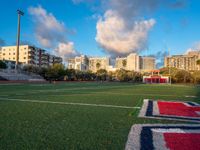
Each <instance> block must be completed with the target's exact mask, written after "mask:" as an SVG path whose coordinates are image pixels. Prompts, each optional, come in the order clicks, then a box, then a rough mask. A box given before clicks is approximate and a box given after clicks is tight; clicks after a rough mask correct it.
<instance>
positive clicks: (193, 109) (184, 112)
mask: <svg viewBox="0 0 200 150" xmlns="http://www.w3.org/2000/svg"><path fill="white" fill-rule="evenodd" d="M139 117H146V118H158V119H169V120H170V119H171V120H183V121H191V122H200V105H199V104H197V103H194V102H175V101H161V100H158V101H155V100H148V99H146V100H144V103H143V106H142V109H141V111H140V114H139Z"/></svg>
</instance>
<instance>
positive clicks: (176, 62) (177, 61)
mask: <svg viewBox="0 0 200 150" xmlns="http://www.w3.org/2000/svg"><path fill="white" fill-rule="evenodd" d="M198 59H200V51H190V52H188V53H187V54H186V55H173V56H170V57H165V63H164V66H165V67H175V68H177V69H183V70H187V71H193V70H200V66H198V65H197V60H198Z"/></svg>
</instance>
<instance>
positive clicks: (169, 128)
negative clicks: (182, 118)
mask: <svg viewBox="0 0 200 150" xmlns="http://www.w3.org/2000/svg"><path fill="white" fill-rule="evenodd" d="M199 141H200V125H189V124H168V125H162V124H137V125H133V126H132V128H131V131H130V132H129V136H128V140H127V143H126V148H125V149H126V150H161V149H162V150H199V149H200V142H199Z"/></svg>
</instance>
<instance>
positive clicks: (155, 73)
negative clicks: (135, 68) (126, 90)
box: [143, 70, 170, 84]
mask: <svg viewBox="0 0 200 150" xmlns="http://www.w3.org/2000/svg"><path fill="white" fill-rule="evenodd" d="M169 82H170V80H169V76H162V75H160V70H152V71H151V75H149V76H143V83H150V84H152V83H169Z"/></svg>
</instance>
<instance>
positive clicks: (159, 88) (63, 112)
mask: <svg viewBox="0 0 200 150" xmlns="http://www.w3.org/2000/svg"><path fill="white" fill-rule="evenodd" d="M186 96H196V97H186ZM145 98H148V99H163V100H185V101H194V102H198V103H199V100H200V87H194V86H183V85H171V86H170V85H134V84H131V83H92V82H90V83H89V82H88V83H87V82H85V83H84V82H83V83H72V82H71V83H62V84H16V85H3V84H1V85H0V149H3V150H4V149H6V150H7V149H10V150H15V149H18V150H23V149H26V150H27V149H41V150H44V149H56V150H58V149H70V150H73V149H91V150H96V149H100V150H103V149H114V150H118V149H119V150H121V149H124V147H125V144H126V140H127V136H128V133H129V130H130V128H131V126H132V125H133V124H135V123H163V124H165V123H180V122H177V121H166V120H155V119H143V118H138V117H137V115H138V112H139V110H140V109H138V107H141V106H142V102H143V99H145ZM23 100H24V101H23ZM84 104H86V105H84ZM116 106H119V107H116Z"/></svg>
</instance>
